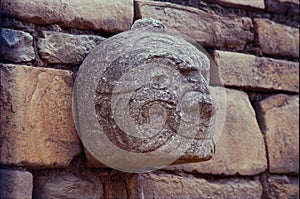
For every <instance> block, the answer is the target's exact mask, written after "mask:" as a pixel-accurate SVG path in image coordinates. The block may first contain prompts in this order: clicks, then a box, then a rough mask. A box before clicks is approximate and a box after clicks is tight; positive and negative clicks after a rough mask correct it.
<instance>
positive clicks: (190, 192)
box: [128, 173, 262, 199]
mask: <svg viewBox="0 0 300 199" xmlns="http://www.w3.org/2000/svg"><path fill="white" fill-rule="evenodd" d="M128 184H129V190H130V194H129V198H158V199H161V198H199V199H200V198H247V199H248V198H249V199H250V198H253V199H254V198H255V199H256V198H261V195H262V186H261V184H260V183H259V181H258V180H243V179H237V178H230V179H226V180H218V181H216V180H209V181H208V180H205V179H201V178H194V177H179V176H175V175H169V174H152V173H149V174H139V175H137V176H135V177H133V178H132V179H130V180H129V182H128Z"/></svg>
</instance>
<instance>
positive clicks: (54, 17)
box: [0, 0, 133, 33]
mask: <svg viewBox="0 0 300 199" xmlns="http://www.w3.org/2000/svg"><path fill="white" fill-rule="evenodd" d="M0 9H1V11H2V14H3V15H6V16H10V17H13V18H17V19H20V20H24V21H28V22H32V23H37V24H56V23H57V24H60V25H62V26H65V27H71V28H78V29H86V30H100V31H103V32H110V33H119V32H122V31H124V30H128V29H129V28H130V26H131V24H132V21H133V0H123V1H118V0H102V1H97V0H92V1H88V2H87V1H84V0H74V1H67V0H53V1H46V0H32V1H29V0H14V1H10V0H2V1H1V4H0Z"/></svg>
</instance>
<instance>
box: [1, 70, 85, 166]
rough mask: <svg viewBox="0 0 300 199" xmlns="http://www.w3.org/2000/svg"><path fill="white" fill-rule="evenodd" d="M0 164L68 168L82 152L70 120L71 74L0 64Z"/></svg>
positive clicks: (71, 119)
mask: <svg viewBox="0 0 300 199" xmlns="http://www.w3.org/2000/svg"><path fill="white" fill-rule="evenodd" d="M0 72H1V95H0V100H1V101H0V104H1V108H0V110H1V120H0V124H1V127H0V128H1V129H0V130H1V131H0V133H1V134H0V138H1V139H0V162H1V164H5V165H17V166H26V167H66V166H68V164H69V162H70V161H71V160H72V159H73V157H74V156H76V155H78V154H79V153H80V152H81V146H80V141H79V138H78V136H77V133H76V130H75V126H74V122H73V117H72V86H73V79H72V73H71V72H69V71H63V70H56V69H47V68H36V67H30V66H21V65H12V64H0Z"/></svg>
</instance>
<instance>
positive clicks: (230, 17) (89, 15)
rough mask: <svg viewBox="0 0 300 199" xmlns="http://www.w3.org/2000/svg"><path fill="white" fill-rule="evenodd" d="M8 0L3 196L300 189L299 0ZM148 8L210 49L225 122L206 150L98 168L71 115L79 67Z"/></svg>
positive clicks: (201, 194) (0, 151)
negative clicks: (190, 157)
mask: <svg viewBox="0 0 300 199" xmlns="http://www.w3.org/2000/svg"><path fill="white" fill-rule="evenodd" d="M0 9H1V46H0V62H1V63H0V72H1V95H0V111H1V121H0V124H1V128H0V198H5V199H6V198H299V188H298V185H299V122H298V121H299V1H297V0H255V1H246V0H237V1H233V0H203V1H200V0H189V1H187V0H170V1H169V2H162V1H143V0H122V1H117V0H110V1H107V0H103V1H96V0H92V1H82V0H76V1H65V0H52V1H45V0H31V1H29V0H2V1H1V8H0ZM148 17H151V18H155V19H159V20H160V21H162V22H163V23H164V24H165V25H166V27H167V29H168V31H169V32H171V33H173V34H179V35H181V36H184V37H186V38H189V39H192V40H193V42H198V43H199V44H201V45H202V46H204V47H205V48H206V50H207V51H208V52H209V53H211V56H212V57H213V59H214V61H215V62H216V64H217V66H218V71H219V74H220V77H221V78H222V79H223V81H224V85H225V87H226V93H227V100H226V103H227V112H226V121H225V126H224V129H223V132H222V134H221V137H220V138H219V141H218V143H217V144H216V154H215V156H214V157H213V158H212V159H211V160H210V161H208V162H203V163H192V164H182V165H176V166H168V167H166V168H164V169H161V170H158V171H155V172H151V173H144V174H128V173H122V172H119V171H115V170H112V169H100V168H97V166H95V165H93V164H91V163H90V162H88V161H87V155H88V154H85V153H84V149H83V147H82V144H81V142H80V140H79V138H78V135H77V133H76V129H75V127H74V123H73V117H72V86H73V82H74V78H75V76H76V72H77V71H78V68H79V66H80V64H81V63H82V61H83V59H84V58H85V56H86V55H87V54H88V53H89V52H90V51H91V50H92V49H93V48H94V47H95V46H96V45H97V44H100V43H101V42H102V41H103V40H105V39H106V38H108V37H110V36H112V35H114V34H117V33H120V32H122V31H126V30H128V29H129V28H130V26H131V25H132V23H133V21H134V20H136V19H139V18H148ZM215 83H216V82H214V79H213V78H211V84H215ZM221 103H222V100H221ZM223 103H225V102H224V101H223Z"/></svg>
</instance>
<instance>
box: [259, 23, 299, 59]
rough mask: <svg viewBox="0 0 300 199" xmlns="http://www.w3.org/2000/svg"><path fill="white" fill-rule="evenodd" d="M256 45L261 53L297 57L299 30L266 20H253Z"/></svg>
mask: <svg viewBox="0 0 300 199" xmlns="http://www.w3.org/2000/svg"><path fill="white" fill-rule="evenodd" d="M254 25H255V30H256V32H257V34H258V45H259V46H260V48H261V50H262V51H263V53H266V54H268V55H280V56H289V57H295V58H298V57H299V30H298V28H292V27H289V26H285V25H282V24H278V23H275V22H273V21H270V20H268V19H259V18H257V19H254Z"/></svg>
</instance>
